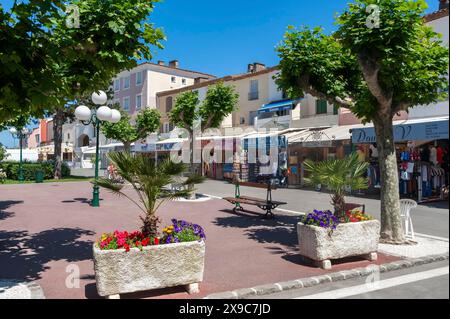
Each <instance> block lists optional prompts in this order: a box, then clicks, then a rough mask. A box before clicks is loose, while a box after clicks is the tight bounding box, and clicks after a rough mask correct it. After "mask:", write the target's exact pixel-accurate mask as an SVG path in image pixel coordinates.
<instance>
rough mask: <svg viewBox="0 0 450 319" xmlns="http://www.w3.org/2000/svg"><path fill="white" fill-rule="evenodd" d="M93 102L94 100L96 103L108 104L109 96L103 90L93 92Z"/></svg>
mask: <svg viewBox="0 0 450 319" xmlns="http://www.w3.org/2000/svg"><path fill="white" fill-rule="evenodd" d="M91 98H92V102H94V104H96V105H104V104H106V101H107V100H108V96H106V93H105V92H103V91H98V93H97V92H94V93H92V96H91Z"/></svg>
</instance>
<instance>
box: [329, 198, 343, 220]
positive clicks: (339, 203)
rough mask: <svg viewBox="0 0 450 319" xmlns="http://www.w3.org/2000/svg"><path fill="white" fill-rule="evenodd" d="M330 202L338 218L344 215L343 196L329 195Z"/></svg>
mask: <svg viewBox="0 0 450 319" xmlns="http://www.w3.org/2000/svg"><path fill="white" fill-rule="evenodd" d="M331 204H332V205H333V207H334V216H336V217H338V218H340V217H343V216H344V215H345V197H344V196H343V195H340V194H334V195H333V196H331Z"/></svg>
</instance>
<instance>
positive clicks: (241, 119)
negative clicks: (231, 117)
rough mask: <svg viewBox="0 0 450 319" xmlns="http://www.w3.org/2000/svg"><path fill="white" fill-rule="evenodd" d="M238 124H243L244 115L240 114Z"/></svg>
mask: <svg viewBox="0 0 450 319" xmlns="http://www.w3.org/2000/svg"><path fill="white" fill-rule="evenodd" d="M239 124H240V125H244V124H245V117H243V116H241V117H240V119H239Z"/></svg>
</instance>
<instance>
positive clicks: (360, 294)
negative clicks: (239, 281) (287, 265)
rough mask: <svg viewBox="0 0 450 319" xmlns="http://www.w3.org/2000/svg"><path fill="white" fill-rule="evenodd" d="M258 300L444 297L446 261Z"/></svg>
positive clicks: (447, 265) (445, 293) (446, 294)
mask: <svg viewBox="0 0 450 319" xmlns="http://www.w3.org/2000/svg"><path fill="white" fill-rule="evenodd" d="M257 298H258V299H448V298H449V263H448V260H447V261H443V262H438V263H432V264H428V265H423V266H418V267H413V268H410V269H401V270H396V271H391V272H388V273H383V274H380V275H379V277H378V276H377V275H374V276H372V277H370V278H369V277H365V278H354V279H348V280H345V281H338V282H334V283H326V284H322V285H318V286H314V287H310V288H303V289H294V290H290V291H285V292H281V293H275V294H271V295H265V296H257Z"/></svg>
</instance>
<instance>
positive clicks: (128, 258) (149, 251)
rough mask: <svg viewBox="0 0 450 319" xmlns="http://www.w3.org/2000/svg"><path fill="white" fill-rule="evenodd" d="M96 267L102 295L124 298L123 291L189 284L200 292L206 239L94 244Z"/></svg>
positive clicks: (189, 289)
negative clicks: (107, 245)
mask: <svg viewBox="0 0 450 319" xmlns="http://www.w3.org/2000/svg"><path fill="white" fill-rule="evenodd" d="M93 251H94V269H95V279H96V281H97V291H98V293H99V295H100V296H107V297H108V298H110V299H116V298H120V296H119V295H120V294H123V293H130V292H137V291H145V290H150V289H159V288H166V287H174V286H181V285H184V286H186V289H187V291H188V292H189V293H190V294H192V293H198V292H199V289H198V283H200V282H202V281H203V270H204V263H205V242H204V241H201V242H198V241H196V242H188V243H179V244H167V245H157V246H148V247H144V248H143V250H142V251H140V250H139V249H138V248H132V249H131V250H130V251H129V252H126V251H125V250H124V249H118V250H101V249H100V248H98V247H97V244H94V247H93Z"/></svg>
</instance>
